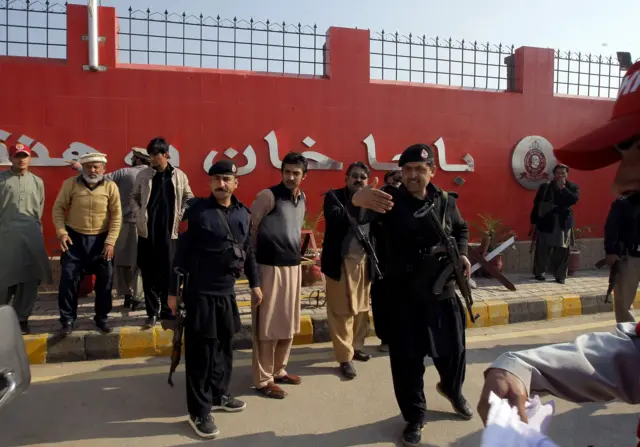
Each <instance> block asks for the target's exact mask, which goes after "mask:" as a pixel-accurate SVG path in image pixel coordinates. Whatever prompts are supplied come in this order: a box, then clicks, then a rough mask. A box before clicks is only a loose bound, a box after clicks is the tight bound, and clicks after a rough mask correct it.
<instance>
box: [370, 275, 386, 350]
mask: <svg viewBox="0 0 640 447" xmlns="http://www.w3.org/2000/svg"><path fill="white" fill-rule="evenodd" d="M387 301H388V300H387V299H386V297H385V289H384V280H379V279H378V280H376V281H374V282H373V284H372V285H371V312H372V313H373V325H374V326H375V328H376V336H377V337H378V338H379V339H380V341H381V342H382V343H383V344H388V343H389V337H388V335H387V331H388V330H389V329H388V325H389V324H388V322H387V320H388V309H386V306H387Z"/></svg>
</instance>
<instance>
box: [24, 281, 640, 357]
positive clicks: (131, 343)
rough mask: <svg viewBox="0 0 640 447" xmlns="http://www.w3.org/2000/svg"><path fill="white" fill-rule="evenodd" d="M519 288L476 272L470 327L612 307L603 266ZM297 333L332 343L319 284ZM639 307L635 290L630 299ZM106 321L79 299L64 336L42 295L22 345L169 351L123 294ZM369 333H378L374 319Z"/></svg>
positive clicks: (241, 341)
mask: <svg viewBox="0 0 640 447" xmlns="http://www.w3.org/2000/svg"><path fill="white" fill-rule="evenodd" d="M508 276H509V278H510V279H511V280H512V281H513V282H514V284H515V285H516V287H517V289H518V290H517V291H515V292H512V291H509V290H507V289H506V288H505V287H503V286H502V285H501V284H500V283H498V282H497V281H495V280H491V279H484V278H477V279H476V283H477V285H478V288H477V289H475V290H473V292H474V301H475V304H474V313H478V314H480V319H479V320H478V321H477V322H476V323H475V324H471V322H470V321H467V323H468V326H469V327H489V326H497V325H504V324H512V323H520V322H525V321H539V320H547V319H549V320H550V319H554V318H560V317H567V316H575V315H586V314H594V313H599V312H611V311H612V310H613V306H612V304H611V303H609V304H605V303H604V295H605V293H606V290H607V284H608V272H607V271H606V270H602V271H582V272H578V273H577V274H576V276H573V277H570V278H569V279H568V280H567V282H566V284H563V285H561V284H557V283H556V282H554V281H546V282H539V281H535V280H533V278H531V276H530V275H524V274H512V275H508ZM302 295H303V299H302V319H301V320H302V321H301V328H300V329H301V331H300V333H299V334H297V336H296V338H295V340H294V343H295V344H297V345H300V344H309V343H321V342H327V341H329V331H328V327H327V321H326V309H325V306H324V291H323V290H322V287H321V285H320V284H318V286H317V287H305V288H303V293H302ZM237 299H238V306H239V309H240V313H241V316H242V323H243V329H242V331H241V332H240V333H239V334H238V335H237V338H236V348H237V349H249V348H251V307H250V298H249V289H248V285H247V284H246V283H241V284H239V285H238V287H237ZM634 307H635V308H636V309H638V308H640V294H639V295H637V297H636V301H635V303H634ZM111 317H112V318H111V320H110V323H111V324H112V325H113V326H114V327H115V328H116V330H115V331H114V332H113V333H112V334H108V335H102V334H101V333H99V332H97V331H96V329H95V325H94V323H93V320H92V318H93V297H92V296H89V297H85V298H81V299H80V304H79V307H78V321H77V329H76V331H74V332H73V334H72V335H71V336H69V337H64V338H63V337H61V336H60V335H58V331H59V328H60V325H59V322H58V310H57V295H56V293H55V292H47V293H42V294H41V295H40V298H39V300H38V302H37V303H36V306H35V309H34V315H33V317H32V319H31V320H30V326H31V330H32V333H33V334H32V335H28V336H25V337H24V338H25V343H26V346H27V351H28V353H29V358H30V360H31V362H32V363H34V364H35V363H53V362H63V361H78V360H89V359H91V360H97V359H113V358H132V357H143V356H166V355H170V353H171V340H172V337H173V332H172V331H171V329H168V330H164V329H163V328H162V327H161V326H160V325H158V326H157V327H156V328H155V329H153V330H142V325H143V324H144V320H145V318H146V313H145V312H144V311H138V312H129V311H128V310H126V309H123V308H122V300H114V307H113V312H112V313H111ZM370 335H372V336H373V335H375V328H374V327H373V322H372V321H371V330H370Z"/></svg>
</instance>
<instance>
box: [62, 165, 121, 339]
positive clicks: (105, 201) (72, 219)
mask: <svg viewBox="0 0 640 447" xmlns="http://www.w3.org/2000/svg"><path fill="white" fill-rule="evenodd" d="M79 162H80V164H81V165H82V174H81V175H79V176H77V177H72V178H69V179H67V180H65V182H64V183H63V184H62V188H61V189H60V192H59V193H58V197H57V198H56V201H55V203H54V205H53V224H54V226H55V229H56V234H57V235H58V239H59V240H60V249H61V250H62V256H61V259H60V261H61V264H62V266H61V272H60V286H59V288H58V307H59V309H60V323H61V324H62V333H63V335H68V334H70V333H71V332H72V331H73V328H74V324H75V320H76V318H77V308H78V287H79V285H80V281H81V280H82V277H83V276H84V275H85V274H93V275H95V276H96V284H95V288H94V290H95V293H96V302H95V311H96V315H95V317H94V321H95V323H96V326H97V327H98V329H100V330H101V331H103V332H105V333H109V332H111V331H112V330H113V329H112V328H111V327H110V326H109V325H108V324H107V319H108V315H109V312H111V306H112V297H111V289H112V286H113V255H114V247H115V244H116V241H117V240H118V236H119V234H120V228H121V226H122V207H121V205H120V192H119V191H118V186H117V185H116V184H115V183H114V182H113V181H111V180H108V179H106V178H105V176H104V171H105V166H106V164H107V156H106V155H104V154H100V153H92V154H86V155H83V156H82V157H80V160H79Z"/></svg>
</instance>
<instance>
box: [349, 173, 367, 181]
mask: <svg viewBox="0 0 640 447" xmlns="http://www.w3.org/2000/svg"><path fill="white" fill-rule="evenodd" d="M351 178H352V179H354V180H366V179H368V178H369V176H368V175H366V174H351Z"/></svg>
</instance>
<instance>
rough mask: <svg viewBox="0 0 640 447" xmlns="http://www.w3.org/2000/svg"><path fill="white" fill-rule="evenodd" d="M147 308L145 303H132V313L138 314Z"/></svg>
mask: <svg viewBox="0 0 640 447" xmlns="http://www.w3.org/2000/svg"><path fill="white" fill-rule="evenodd" d="M144 308H145V304H144V301H140V302H138V301H131V312H136V311H138V310H143V309H144Z"/></svg>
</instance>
